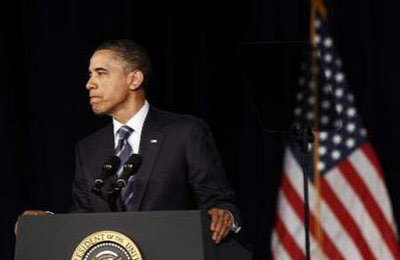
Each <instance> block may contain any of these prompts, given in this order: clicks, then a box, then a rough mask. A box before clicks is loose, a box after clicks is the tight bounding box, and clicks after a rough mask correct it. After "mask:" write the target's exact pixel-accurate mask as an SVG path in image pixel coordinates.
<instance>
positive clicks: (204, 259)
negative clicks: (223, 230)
mask: <svg viewBox="0 0 400 260" xmlns="http://www.w3.org/2000/svg"><path fill="white" fill-rule="evenodd" d="M209 223H210V220H209V218H208V217H207V216H205V215H204V214H203V213H201V212H200V211H148V212H124V213H85V214H59V215H45V216H22V217H20V219H19V224H18V225H19V228H18V235H17V243H16V252H15V260H38V259H40V260H46V259H49V260H50V259H51V260H54V259H63V260H64V259H66V260H69V259H71V260H75V259H77V260H78V259H79V260H80V259H87V260H92V259H99V260H102V259H107V260H108V259H132V260H141V259H143V260H169V259H171V260H230V259H241V260H250V259H252V256H251V253H250V251H248V250H247V249H245V248H244V247H243V246H242V245H241V244H240V243H239V242H238V241H237V240H236V239H235V238H233V236H228V237H227V238H226V239H225V240H223V241H222V242H221V243H220V244H219V245H216V244H215V243H214V242H213V241H212V239H211V231H209V225H210V224H209ZM136 249H137V251H135V250H136ZM107 254H108V255H107Z"/></svg>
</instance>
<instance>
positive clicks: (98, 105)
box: [86, 50, 129, 116]
mask: <svg viewBox="0 0 400 260" xmlns="http://www.w3.org/2000/svg"><path fill="white" fill-rule="evenodd" d="M128 75H129V71H128V70H127V69H126V68H125V67H124V61H122V60H121V59H120V58H119V57H118V56H116V55H115V52H114V51H111V50H99V51H96V52H95V53H94V54H93V56H92V58H91V59H90V66H89V76H90V78H89V80H88V82H87V83H86V88H87V89H88V90H89V95H90V104H91V106H92V109H93V112H94V113H95V114H107V115H111V116H113V115H115V114H116V113H117V112H118V111H119V110H121V109H124V106H126V104H127V100H128V98H129V76H128Z"/></svg>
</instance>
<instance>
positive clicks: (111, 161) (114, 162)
mask: <svg viewBox="0 0 400 260" xmlns="http://www.w3.org/2000/svg"><path fill="white" fill-rule="evenodd" d="M120 164H121V160H120V159H119V157H118V156H116V155H113V156H110V157H108V158H107V159H106V161H105V162H104V163H103V165H102V166H101V173H100V175H99V177H97V178H96V179H95V180H94V184H93V187H92V193H94V194H96V195H98V196H100V197H101V198H103V197H104V196H103V193H102V192H101V188H102V187H103V186H104V182H105V180H106V179H108V178H109V177H110V176H111V175H113V174H115V173H116V172H117V170H118V168H119V165H120Z"/></svg>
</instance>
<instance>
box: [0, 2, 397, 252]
mask: <svg viewBox="0 0 400 260" xmlns="http://www.w3.org/2000/svg"><path fill="white" fill-rule="evenodd" d="M3 2H4V1H3ZM329 3H330V5H329V9H330V12H329V13H330V18H331V19H330V28H331V31H332V32H333V36H334V39H335V41H336V44H337V48H338V51H339V53H340V55H341V56H342V57H343V62H344V69H345V71H346V74H347V78H348V80H349V82H350V85H351V86H350V87H351V90H352V91H353V92H354V93H355V96H356V100H357V103H358V107H359V109H360V114H361V116H362V117H363V118H364V119H365V124H366V126H367V128H368V129H369V133H370V137H371V139H372V142H373V145H374V146H375V147H376V148H377V152H378V155H379V157H380V159H381V162H382V163H383V167H384V170H385V173H386V179H387V183H388V188H389V192H390V195H391V198H392V201H393V206H394V210H395V214H396V219H399V216H400V201H399V200H398V199H397V198H399V196H400V190H399V189H398V187H399V186H400V177H399V174H398V172H400V165H399V163H398V161H399V159H398V151H397V149H398V147H400V141H399V138H398V134H399V133H400V125H399V120H398V119H399V116H398V115H399V112H398V111H400V103H399V102H398V100H399V98H400V89H399V87H398V80H399V79H398V75H399V71H400V49H399V48H398V46H400V36H399V34H398V24H399V21H398V17H399V16H398V13H397V12H398V10H399V5H400V4H398V3H395V1H390V0H382V1H373V0H354V1H345V0H337V1H329ZM307 4H308V1H289V0H246V1H233V2H232V1H230V2H224V3H222V2H219V1H211V0H205V1H204V0H202V1H188V2H185V1H183V2H182V1H174V2H171V1H164V2H162V1H161V2H160V1H152V0H146V1H136V0H135V1H132V0H125V1H123V0H120V1H103V0H97V1H93V0H88V1H78V0H69V1H50V0H41V1H39V0H33V1H32V0H29V1H28V0H13V1H11V0H8V1H6V2H4V3H2V7H1V8H0V21H1V22H0V28H1V30H0V75H1V76H0V87H1V94H0V119H1V122H2V123H1V125H0V141H1V142H0V144H1V149H0V158H1V169H0V172H1V177H2V188H1V193H0V194H1V196H0V200H1V204H0V205H2V207H3V209H2V213H1V223H0V224H1V225H0V226H1V232H0V236H1V241H0V246H1V250H0V251H1V252H2V259H13V258H12V256H13V246H14V245H13V243H14V235H13V225H14V222H15V220H16V218H17V215H18V214H20V213H21V212H22V211H23V210H24V209H46V210H51V211H54V212H57V213H62V212H66V211H67V209H68V205H69V203H70V197H69V195H70V185H71V179H72V176H73V171H72V168H73V167H72V162H73V159H72V158H73V149H74V145H75V143H76V142H77V141H78V140H79V139H81V138H83V137H85V136H87V135H88V134H89V133H91V132H92V131H94V130H95V129H97V128H99V127H100V126H102V125H103V124H104V123H106V122H107V120H108V119H107V118H97V117H95V116H94V115H93V114H92V113H91V111H90V107H89V104H88V103H89V102H88V95H87V91H86V90H85V82H86V80H87V78H88V73H87V67H88V60H89V57H90V55H91V51H92V49H93V48H94V47H95V46H96V45H97V44H98V43H100V42H101V41H103V40H106V39H112V38H132V39H134V40H135V41H137V42H139V43H141V44H142V45H144V46H145V47H146V48H147V49H148V51H149V53H150V56H151V59H152V60H153V63H154V64H153V65H154V66H153V77H152V80H151V85H150V87H149V89H148V94H149V100H150V102H152V104H154V105H156V106H158V107H160V108H162V109H166V110H171V111H174V112H179V113H189V114H194V115H196V116H198V117H201V118H203V119H205V120H206V121H207V122H208V123H209V124H210V126H211V129H212V131H213V133H214V137H215V139H216V142H217V145H218V148H219V149H220V152H221V154H222V156H223V159H224V162H225V165H226V168H227V173H228V177H229V179H230V180H231V182H232V183H233V186H234V188H235V189H236V190H237V192H238V203H239V206H240V207H241V209H242V211H243V214H244V226H243V231H242V232H241V236H242V238H243V239H244V240H246V241H247V242H248V243H249V244H250V245H251V246H253V248H254V250H255V254H256V256H255V259H267V256H268V247H269V240H270V231H271V229H272V225H273V220H274V217H275V202H276V192H277V189H278V185H279V180H280V174H281V170H280V166H281V163H282V158H281V156H282V144H283V142H284V141H285V140H284V139H283V138H281V137H279V136H275V135H272V134H269V133H267V132H265V131H264V130H263V126H262V125H261V124H260V120H259V118H257V113H256V107H255V106H254V104H253V103H252V98H251V96H252V92H251V91H250V90H249V89H248V86H246V85H244V84H242V81H241V79H240V68H241V66H240V65H241V64H240V62H239V61H238V56H239V55H238V53H239V52H240V51H238V50H240V48H241V46H242V45H243V43H245V42H257V41H282V40H284V41H291V40H296V41H298V40H306V39H307V37H308V36H307V33H308V32H307V30H308V29H307V28H308V14H307V13H308V6H307ZM267 80H268V79H267ZM275 85H276V82H268V81H266V84H265V88H273V87H274V86H275ZM55 144H57V145H55ZM55 147H59V149H58V150H55Z"/></svg>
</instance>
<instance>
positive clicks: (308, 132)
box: [292, 124, 314, 260]
mask: <svg viewBox="0 0 400 260" xmlns="http://www.w3.org/2000/svg"><path fill="white" fill-rule="evenodd" d="M292 135H293V137H294V138H295V140H296V141H297V143H298V144H299V145H300V149H301V168H302V170H303V190H304V231H305V249H306V259H307V260H310V259H311V256H310V208H309V205H308V200H309V198H308V197H309V196H308V177H307V170H308V169H307V168H308V167H307V166H308V162H307V154H308V152H309V150H310V149H309V144H312V143H313V142H314V134H313V132H312V129H311V126H310V125H306V124H304V125H300V124H295V125H293V126H292Z"/></svg>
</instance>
